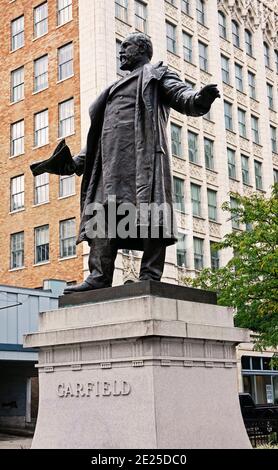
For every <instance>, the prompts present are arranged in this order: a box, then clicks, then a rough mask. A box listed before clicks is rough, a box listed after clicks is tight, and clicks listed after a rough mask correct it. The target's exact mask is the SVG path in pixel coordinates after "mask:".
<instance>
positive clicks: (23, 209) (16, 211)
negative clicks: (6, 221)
mask: <svg viewBox="0 0 278 470" xmlns="http://www.w3.org/2000/svg"><path fill="white" fill-rule="evenodd" d="M24 211H25V207H22V208H21V209H17V210H15V211H10V212H9V214H10V215H12V214H18V212H24Z"/></svg>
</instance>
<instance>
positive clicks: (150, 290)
mask: <svg viewBox="0 0 278 470" xmlns="http://www.w3.org/2000/svg"><path fill="white" fill-rule="evenodd" d="M119 289H120V291H119ZM119 292H120V294H119ZM113 293H114V294H115V295H114V297H116V299H115V298H114V300H113ZM84 296H86V298H85V301H86V302H88V303H84V304H82V305H76V302H78V301H79V302H81V303H83V302H82V300H80V299H81V297H82V294H71V295H68V296H65V297H62V298H61V300H60V305H63V306H64V307H63V308H60V309H59V310H55V311H50V312H46V313H42V314H40V319H39V331H38V333H34V334H28V335H26V336H25V346H26V347H36V348H39V364H38V367H39V385H40V401H39V414H38V420H37V426H36V431H35V435H34V439H33V444H32V448H33V449H38V448H40V449H54V448H57V449H129V448H133V449H134V448H135V449H147V448H149V449H162V448H168V449H169V448H172V449H173V448H186V449H205V448H207V449H213V448H218V449H222V448H232V449H235V448H250V443H249V439H248V437H247V434H246V431H245V428H244V424H243V420H242V417H241V412H240V406H239V400H238V390H237V368H236V355H235V346H236V344H238V343H239V342H248V341H249V335H248V332H247V331H246V330H241V329H237V328H234V326H233V317H232V312H231V311H230V310H229V309H227V308H225V307H219V306H216V305H214V301H215V297H214V296H213V294H209V293H206V294H205V295H204V296H203V293H202V291H196V290H193V289H187V288H183V287H177V286H172V285H167V284H162V283H155V282H152V281H147V282H142V283H139V284H134V285H128V286H123V287H120V288H111V289H105V290H103V291H96V292H90V293H86V294H84ZM192 296H193V297H192ZM205 296H207V297H205ZM204 298H206V301H207V302H209V303H203V302H204ZM192 299H194V300H192Z"/></svg>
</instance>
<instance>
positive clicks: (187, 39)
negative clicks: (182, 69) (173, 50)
mask: <svg viewBox="0 0 278 470" xmlns="http://www.w3.org/2000/svg"><path fill="white" fill-rule="evenodd" d="M182 40H183V58H184V60H186V61H187V62H190V63H191V64H192V62H193V48H192V36H191V35H190V34H188V33H185V32H184V31H183V33H182Z"/></svg>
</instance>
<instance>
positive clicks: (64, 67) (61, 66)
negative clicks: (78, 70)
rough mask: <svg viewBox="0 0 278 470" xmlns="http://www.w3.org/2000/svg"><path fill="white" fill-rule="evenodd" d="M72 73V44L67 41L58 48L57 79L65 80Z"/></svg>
mask: <svg viewBox="0 0 278 470" xmlns="http://www.w3.org/2000/svg"><path fill="white" fill-rule="evenodd" d="M72 75H73V45H72V42H69V43H68V44H66V45H65V46H62V47H59V49H58V80H65V79H66V78H69V77H71V76H72Z"/></svg>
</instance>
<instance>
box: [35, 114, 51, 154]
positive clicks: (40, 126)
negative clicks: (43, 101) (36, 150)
mask: <svg viewBox="0 0 278 470" xmlns="http://www.w3.org/2000/svg"><path fill="white" fill-rule="evenodd" d="M46 144H48V109H45V110H44V111H41V112H39V113H37V114H35V142H34V145H35V147H42V146H43V145H46Z"/></svg>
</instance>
